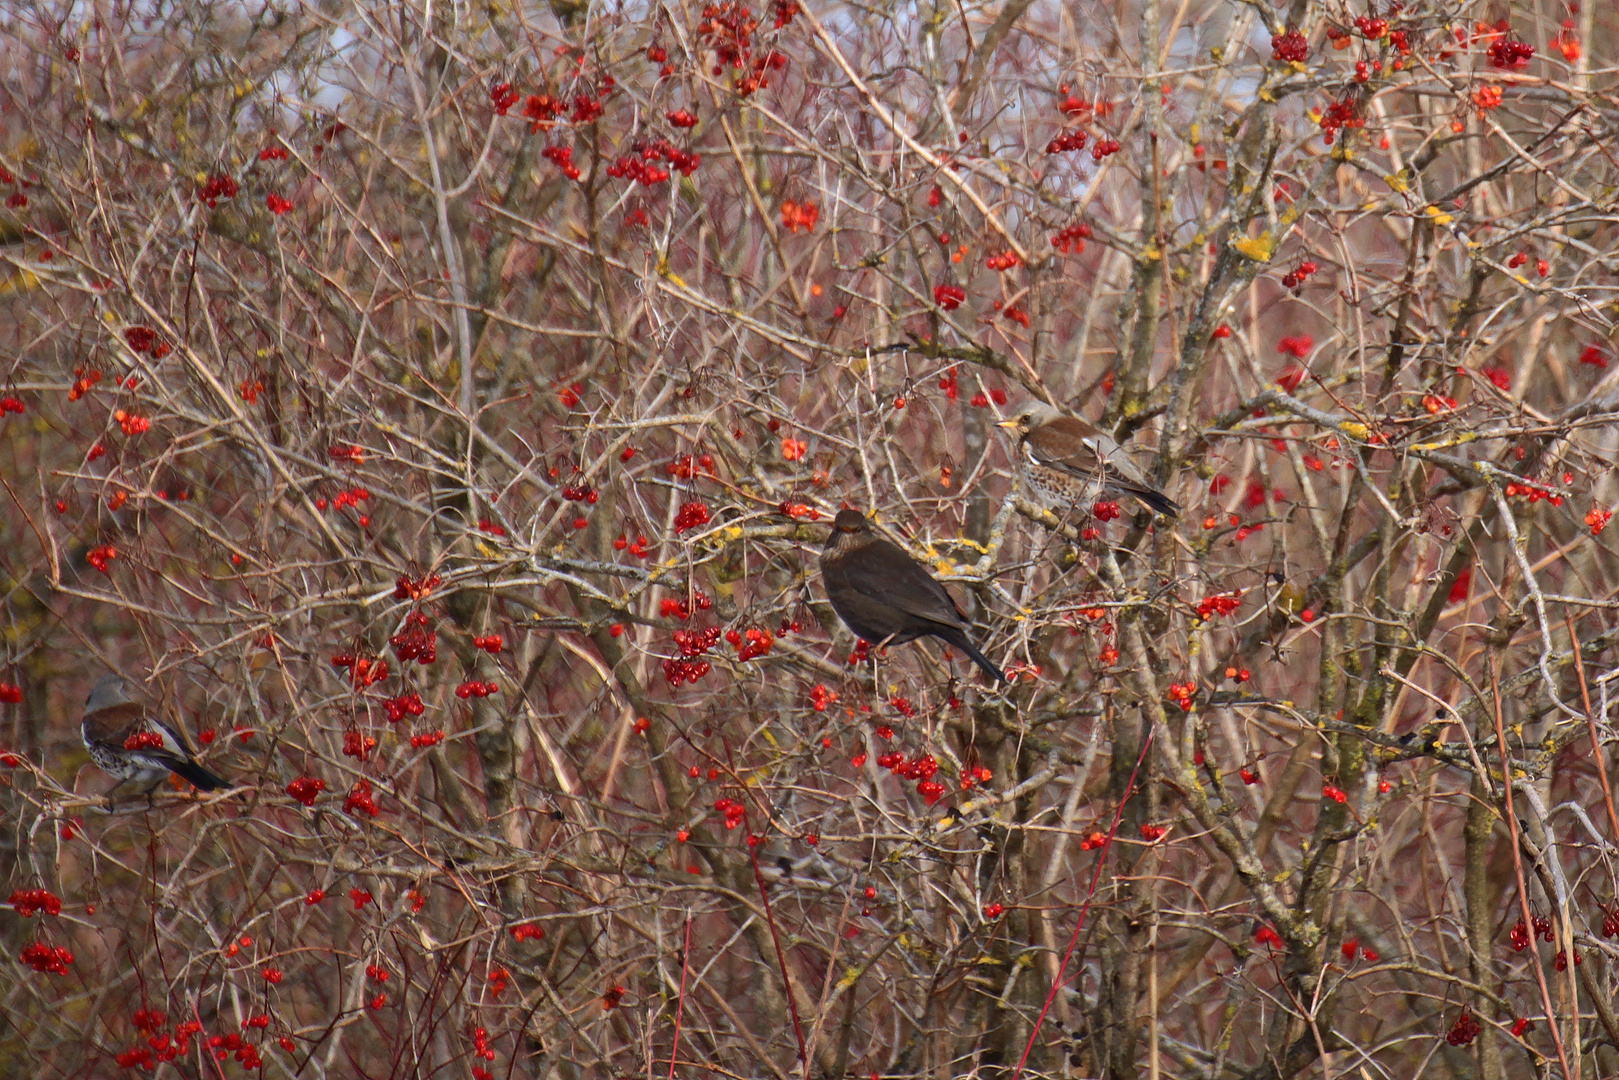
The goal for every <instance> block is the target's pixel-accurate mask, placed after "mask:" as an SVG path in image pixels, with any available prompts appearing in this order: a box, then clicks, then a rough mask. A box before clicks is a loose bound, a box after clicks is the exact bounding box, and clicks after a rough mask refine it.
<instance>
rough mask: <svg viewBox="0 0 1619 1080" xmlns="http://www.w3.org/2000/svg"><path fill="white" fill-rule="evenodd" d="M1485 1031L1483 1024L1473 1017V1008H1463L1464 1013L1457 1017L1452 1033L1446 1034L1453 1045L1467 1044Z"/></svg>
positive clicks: (1446, 1039)
mask: <svg viewBox="0 0 1619 1080" xmlns="http://www.w3.org/2000/svg"><path fill="white" fill-rule="evenodd" d="M1483 1031H1484V1027H1483V1025H1482V1024H1480V1023H1479V1022H1478V1020H1476V1019H1475V1018H1474V1017H1473V1010H1472V1009H1463V1010H1462V1014H1461V1015H1460V1016H1458V1017H1457V1018H1456V1023H1455V1024H1453V1025H1452V1026H1451V1029H1450V1034H1448V1035H1446V1036H1445V1041H1446V1042H1448V1043H1449V1044H1450V1045H1452V1046H1466V1045H1467V1044H1468V1043H1470V1042H1472V1041H1473V1040H1474V1039H1476V1038H1478V1037H1479V1035H1481V1034H1482V1033H1483Z"/></svg>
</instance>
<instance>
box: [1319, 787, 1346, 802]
mask: <svg viewBox="0 0 1619 1080" xmlns="http://www.w3.org/2000/svg"><path fill="white" fill-rule="evenodd" d="M1321 797H1322V798H1323V799H1331V800H1332V801H1333V802H1335V803H1339V804H1343V803H1346V802H1348V801H1349V796H1348V795H1347V794H1345V793H1344V789H1343V788H1341V787H1339V786H1338V785H1337V784H1332V783H1327V784H1322V785H1321Z"/></svg>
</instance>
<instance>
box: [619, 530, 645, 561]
mask: <svg viewBox="0 0 1619 1080" xmlns="http://www.w3.org/2000/svg"><path fill="white" fill-rule="evenodd" d="M651 543H652V541H650V540H648V539H647V538H646V537H644V536H637V537H636V538H635V542H634V543H631V542H630V539H629V537H627V536H625V535H624V534H623V533H619V534H618V539H617V540H614V541H613V550H614V551H623V550H624V549H625V548H629V551H630V554H631V555H634V556H635V557H636V558H637V559H645V558H648V557H650V556H651V554H652V552H651V547H650V545H651Z"/></svg>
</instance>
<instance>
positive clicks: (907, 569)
mask: <svg viewBox="0 0 1619 1080" xmlns="http://www.w3.org/2000/svg"><path fill="white" fill-rule="evenodd" d="M821 580H822V581H824V582H825V583H826V596H827V599H828V600H831V601H832V610H833V611H836V612H837V613H838V618H840V619H842V620H843V621H844V624H845V625H847V626H848V627H849V629H850V630H853V631H854V632H855V633H856V634H857V635H859V636H860V637H861V638H863V639H865V640H866V641H869V642H871V643H872V644H874V645H903V644H905V642H907V641H914V640H916V639H917V638H919V637H936V638H938V639H940V640H941V641H944V642H946V643H948V644H950V645H953V646H954V647H955V648H958V649H960V650H961V651H962V652H964V653H966V654H967V655H968V656H969V657H971V658H972V661H973V663H975V664H977V665H978V666H979V667H980V668H982V669H983V671H984V674H985V675H988V676H989V677H990V678H992V679H994V680H996V681H1004V680H1005V678H1006V675H1005V674H1004V673H1003V672H1002V671H1001V669H1000V668H998V667H996V666H995V665H994V664H992V663H990V661H989V658H988V657H986V656H985V655H984V654H983V653H981V652H979V651H978V648H977V646H975V645H974V644H973V643H972V642H971V641H969V640H967V629H968V627H970V626H971V625H972V624H971V623H969V622H968V621H967V616H966V615H964V614H963V613H962V611H961V609H960V608H959V607H957V606H956V602H955V600H953V599H952V598H951V596H950V593H949V592H947V591H946V590H945V587H944V586H943V585H941V584H939V583H938V582H937V581H936V580H934V578H933V575H931V574H929V573H928V572H927V570H926V569H925V568H924V567H923V566H922V564H921V563H919V562H917V561H916V560H915V559H913V558H911V557H910V556H909V555H907V554H906V553H905V552H904V551H903V550H901V549H900V548H899V547H897V546H896V545H894V544H891V543H889V542H888V541H887V540H884V539H883V538H882V537H880V536H878V535H877V534H876V533H874V532H872V531H871V526H870V524H869V523H868V522H867V521H866V518H865V515H863V514H861V513H860V511H858V510H840V511H838V516H837V518H836V519H834V520H833V522H832V535H831V536H829V537H827V540H826V547H825V548H823V549H822V551H821Z"/></svg>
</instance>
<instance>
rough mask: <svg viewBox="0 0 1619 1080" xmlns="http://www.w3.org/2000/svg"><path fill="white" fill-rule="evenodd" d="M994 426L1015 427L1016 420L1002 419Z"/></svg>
mask: <svg viewBox="0 0 1619 1080" xmlns="http://www.w3.org/2000/svg"><path fill="white" fill-rule="evenodd" d="M995 426H996V427H1004V428H1014V427H1017V421H1016V420H1002V421H1001V422H1000V423H998V424H996V425H995Z"/></svg>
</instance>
